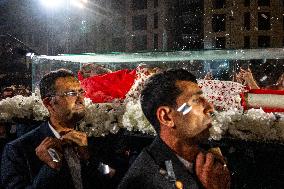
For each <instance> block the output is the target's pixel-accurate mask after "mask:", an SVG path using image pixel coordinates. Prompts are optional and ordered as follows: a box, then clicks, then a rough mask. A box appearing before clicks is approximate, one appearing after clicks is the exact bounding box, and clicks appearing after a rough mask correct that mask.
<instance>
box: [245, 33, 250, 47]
mask: <svg viewBox="0 0 284 189" xmlns="http://www.w3.org/2000/svg"><path fill="white" fill-rule="evenodd" d="M244 48H245V49H249V48H250V37H249V36H244Z"/></svg>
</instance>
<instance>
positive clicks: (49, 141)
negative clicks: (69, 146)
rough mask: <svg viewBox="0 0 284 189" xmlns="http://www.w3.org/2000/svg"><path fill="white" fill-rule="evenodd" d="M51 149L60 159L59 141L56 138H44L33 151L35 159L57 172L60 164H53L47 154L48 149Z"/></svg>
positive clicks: (60, 148)
mask: <svg viewBox="0 0 284 189" xmlns="http://www.w3.org/2000/svg"><path fill="white" fill-rule="evenodd" d="M49 148H53V149H55V150H56V152H57V154H58V155H59V157H60V158H61V157H62V153H61V152H62V147H61V141H60V140H59V139H56V138H52V137H46V138H45V139H44V140H43V141H42V142H41V143H40V145H38V147H37V148H36V149H35V151H36V155H37V157H38V158H39V159H40V160H41V161H43V162H44V163H46V164H47V165H48V166H49V167H51V168H52V169H56V170H59V169H60V167H61V162H55V161H53V160H52V157H51V156H50V155H49V153H48V149H49Z"/></svg>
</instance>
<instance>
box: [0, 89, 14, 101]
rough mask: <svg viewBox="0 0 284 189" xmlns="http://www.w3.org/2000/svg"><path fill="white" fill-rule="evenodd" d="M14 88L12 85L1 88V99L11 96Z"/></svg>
mask: <svg viewBox="0 0 284 189" xmlns="http://www.w3.org/2000/svg"><path fill="white" fill-rule="evenodd" d="M14 95H15V94H14V88H13V87H5V88H4V89H3V90H2V94H1V99H5V98H12V97H13V96H14Z"/></svg>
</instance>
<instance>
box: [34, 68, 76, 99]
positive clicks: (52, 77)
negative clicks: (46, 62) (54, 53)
mask: <svg viewBox="0 0 284 189" xmlns="http://www.w3.org/2000/svg"><path fill="white" fill-rule="evenodd" d="M61 77H75V75H74V74H73V72H72V71H71V70H67V69H58V70H55V71H51V72H49V73H48V74H46V75H44V76H43V77H42V79H41V80H40V83H39V89H40V96H41V99H44V98H46V97H50V96H52V95H54V94H55V93H56V89H55V82H56V80H57V79H58V78H61Z"/></svg>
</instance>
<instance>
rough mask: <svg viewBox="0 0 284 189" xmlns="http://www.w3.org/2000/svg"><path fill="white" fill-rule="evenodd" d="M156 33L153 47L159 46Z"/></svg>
mask: <svg viewBox="0 0 284 189" xmlns="http://www.w3.org/2000/svg"><path fill="white" fill-rule="evenodd" d="M158 39H159V38H158V34H156V33H155V34H154V49H158V48H159V41H158Z"/></svg>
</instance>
